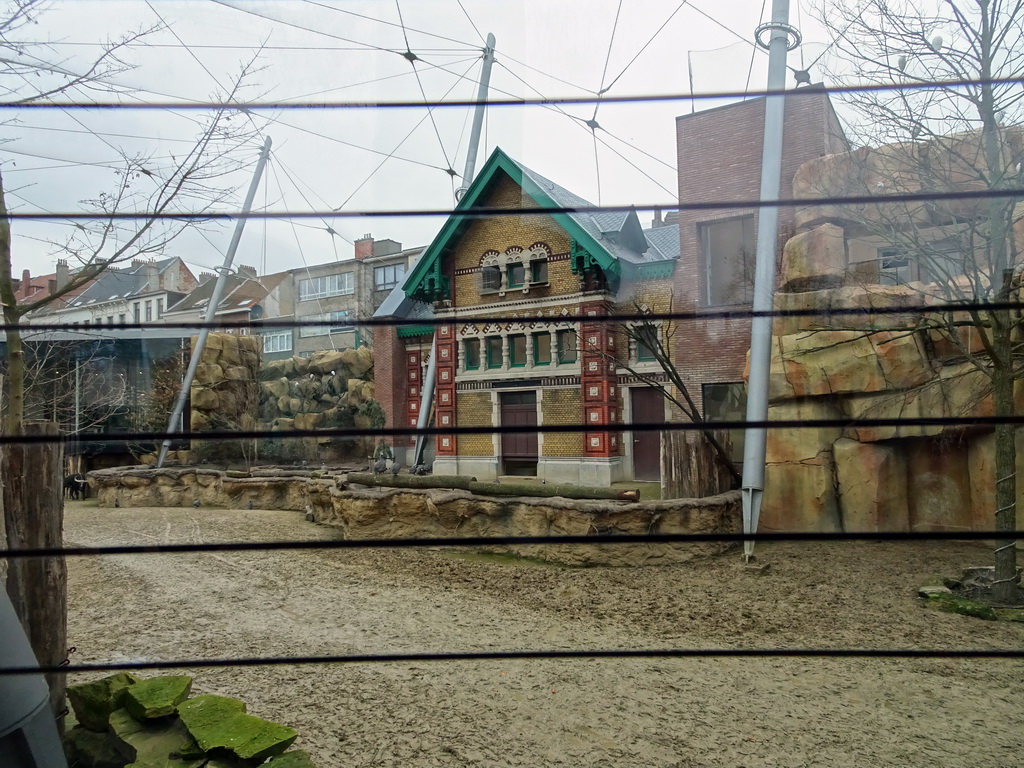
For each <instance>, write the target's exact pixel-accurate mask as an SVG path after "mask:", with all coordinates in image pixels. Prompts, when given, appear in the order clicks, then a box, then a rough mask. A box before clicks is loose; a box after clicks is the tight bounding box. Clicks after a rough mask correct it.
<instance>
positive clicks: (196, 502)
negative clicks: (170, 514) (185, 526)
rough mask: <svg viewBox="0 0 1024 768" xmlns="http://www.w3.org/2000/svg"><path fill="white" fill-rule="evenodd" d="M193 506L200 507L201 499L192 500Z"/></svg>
mask: <svg viewBox="0 0 1024 768" xmlns="http://www.w3.org/2000/svg"><path fill="white" fill-rule="evenodd" d="M192 506H193V507H198V506H199V499H196V500H195V501H193V502H192Z"/></svg>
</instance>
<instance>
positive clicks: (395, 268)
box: [373, 263, 405, 291]
mask: <svg viewBox="0 0 1024 768" xmlns="http://www.w3.org/2000/svg"><path fill="white" fill-rule="evenodd" d="M389 273H390V275H391V279H388V275H389ZM382 276H383V279H381V277H382ZM404 278H405V264H401V263H399V264H383V265H381V266H379V267H374V268H373V290H375V291H390V290H392V289H393V288H395V286H397V285H398V284H399V283H400V282H401V281H402V280H403V279H404Z"/></svg>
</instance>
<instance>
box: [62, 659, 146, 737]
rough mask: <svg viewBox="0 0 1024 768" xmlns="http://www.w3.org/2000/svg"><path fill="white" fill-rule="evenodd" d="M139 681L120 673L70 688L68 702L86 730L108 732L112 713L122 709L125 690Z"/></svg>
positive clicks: (125, 673)
mask: <svg viewBox="0 0 1024 768" xmlns="http://www.w3.org/2000/svg"><path fill="white" fill-rule="evenodd" d="M138 681H139V679H138V678H137V677H135V676H134V675H130V674H128V673H127V672H118V673H117V674H116V675H110V676H109V677H104V678H101V679H99V680H93V681H91V682H88V683H78V684H77V685H69V686H68V701H69V702H70V703H71V709H73V710H74V712H75V718H76V719H77V720H78V722H79V723H80V724H81V725H82V726H83V727H85V728H88V729H90V730H93V731H106V730H107V722H108V720H109V719H110V713H111V712H113V711H114V710H115V709H120V708H121V697H122V696H123V694H124V691H125V689H127V688H128V687H130V686H132V685H135V684H136V683H137V682H138Z"/></svg>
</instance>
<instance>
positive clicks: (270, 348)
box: [263, 331, 292, 354]
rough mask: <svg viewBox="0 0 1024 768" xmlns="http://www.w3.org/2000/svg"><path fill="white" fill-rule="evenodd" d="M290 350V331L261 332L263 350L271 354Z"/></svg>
mask: <svg viewBox="0 0 1024 768" xmlns="http://www.w3.org/2000/svg"><path fill="white" fill-rule="evenodd" d="M291 351H292V332H291V331H272V332H270V333H264V334H263V352H264V354H272V353H274V352H291Z"/></svg>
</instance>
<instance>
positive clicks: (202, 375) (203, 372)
mask: <svg viewBox="0 0 1024 768" xmlns="http://www.w3.org/2000/svg"><path fill="white" fill-rule="evenodd" d="M195 381H196V382H198V383H199V384H202V385H204V386H210V385H212V384H219V383H220V382H222V381H224V369H223V368H221V367H220V366H219V365H217V364H216V363H199V365H197V366H196V377H195Z"/></svg>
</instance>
